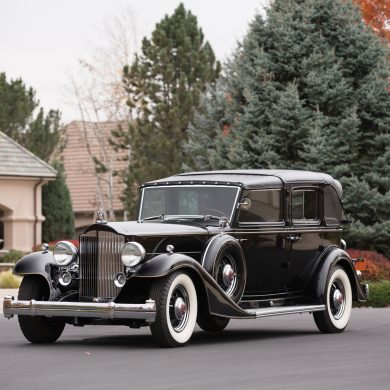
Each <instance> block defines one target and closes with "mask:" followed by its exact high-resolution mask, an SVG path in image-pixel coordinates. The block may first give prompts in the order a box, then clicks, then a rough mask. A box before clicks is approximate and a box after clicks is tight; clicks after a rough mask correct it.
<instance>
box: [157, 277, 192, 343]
mask: <svg viewBox="0 0 390 390" xmlns="http://www.w3.org/2000/svg"><path fill="white" fill-rule="evenodd" d="M150 297H151V298H152V299H154V300H155V302H156V321H155V322H154V323H153V324H151V325H150V329H151V332H152V335H153V337H154V338H155V340H156V341H157V342H158V343H159V344H160V345H161V346H164V347H180V346H184V345H185V344H186V343H187V342H188V341H189V340H190V338H191V336H192V333H193V331H194V328H195V324H196V317H197V314H198V299H197V295H196V289H195V286H194V283H193V282H192V280H191V278H190V277H189V276H188V275H187V274H186V273H183V272H174V273H172V274H170V275H168V276H166V277H164V278H162V279H158V280H156V281H155V282H154V283H153V285H152V289H151V292H150Z"/></svg>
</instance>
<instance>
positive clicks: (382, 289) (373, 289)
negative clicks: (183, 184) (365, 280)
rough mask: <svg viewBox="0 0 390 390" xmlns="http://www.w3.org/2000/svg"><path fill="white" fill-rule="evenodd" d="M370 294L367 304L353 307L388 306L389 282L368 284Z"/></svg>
mask: <svg viewBox="0 0 390 390" xmlns="http://www.w3.org/2000/svg"><path fill="white" fill-rule="evenodd" d="M369 286H370V294H369V297H368V300H367V302H363V303H357V304H356V305H355V306H371V307H386V306H390V281H389V280H382V281H381V282H372V283H369Z"/></svg>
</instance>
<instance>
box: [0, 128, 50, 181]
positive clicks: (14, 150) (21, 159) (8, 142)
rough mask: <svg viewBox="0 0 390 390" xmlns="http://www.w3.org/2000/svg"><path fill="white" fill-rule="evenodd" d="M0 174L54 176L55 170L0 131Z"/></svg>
mask: <svg viewBox="0 0 390 390" xmlns="http://www.w3.org/2000/svg"><path fill="white" fill-rule="evenodd" d="M0 176H23V177H42V178H55V177H57V172H56V170H55V169H53V168H52V167H51V166H50V165H49V164H47V163H45V162H44V161H42V160H41V159H40V158H38V157H37V156H35V155H34V154H32V153H31V152H29V151H28V150H27V149H25V148H23V146H20V145H19V144H18V143H17V142H15V141H14V140H13V139H11V138H10V137H8V136H7V135H5V134H4V133H2V132H1V131H0Z"/></svg>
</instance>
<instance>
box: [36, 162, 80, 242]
mask: <svg viewBox="0 0 390 390" xmlns="http://www.w3.org/2000/svg"><path fill="white" fill-rule="evenodd" d="M53 167H54V168H55V169H56V170H57V173H58V179H57V180H55V181H50V182H49V183H48V184H46V185H45V186H44V187H43V189H42V214H43V215H44V216H45V217H46V219H45V221H44V222H43V224H42V240H43V241H44V242H50V241H53V240H59V239H66V238H72V236H73V234H74V216H73V210H72V203H71V200H70V194H69V190H68V187H67V186H66V183H65V174H64V168H63V166H62V164H61V163H60V162H58V161H55V162H54V163H53Z"/></svg>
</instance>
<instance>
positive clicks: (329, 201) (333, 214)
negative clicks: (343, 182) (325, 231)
mask: <svg viewBox="0 0 390 390" xmlns="http://www.w3.org/2000/svg"><path fill="white" fill-rule="evenodd" d="M342 215H343V210H342V207H341V204H340V200H339V198H338V196H337V194H336V190H335V189H334V188H333V187H331V186H330V185H329V186H327V187H325V188H324V216H325V223H326V224H327V225H328V226H331V225H340V223H341V220H342Z"/></svg>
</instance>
